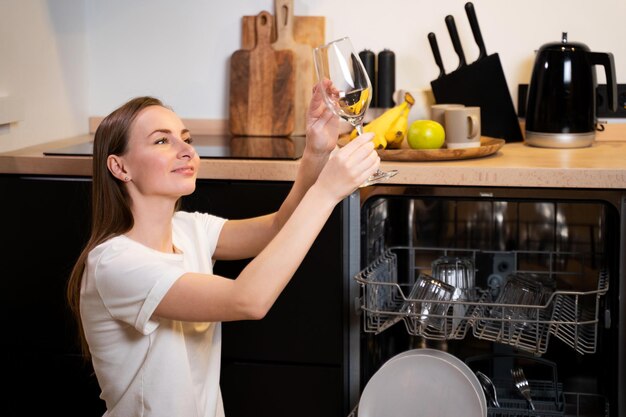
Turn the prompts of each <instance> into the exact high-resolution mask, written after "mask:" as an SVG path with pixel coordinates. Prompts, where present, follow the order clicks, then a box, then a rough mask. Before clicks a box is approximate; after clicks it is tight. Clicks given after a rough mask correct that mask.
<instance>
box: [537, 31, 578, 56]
mask: <svg viewBox="0 0 626 417" xmlns="http://www.w3.org/2000/svg"><path fill="white" fill-rule="evenodd" d="M539 51H562V52H565V51H571V52H576V51H584V52H589V51H590V49H589V47H588V46H587V45H585V44H584V43H580V42H569V41H568V40H567V32H563V33H562V34H561V42H550V43H546V44H544V45H542V46H541V48H539Z"/></svg>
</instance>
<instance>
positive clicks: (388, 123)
mask: <svg viewBox="0 0 626 417" xmlns="http://www.w3.org/2000/svg"><path fill="white" fill-rule="evenodd" d="M413 104H415V99H414V98H413V96H412V95H411V94H410V93H406V94H405V95H404V101H403V102H402V103H400V104H398V105H397V106H396V107H392V108H390V109H389V110H387V111H386V112H384V113H383V114H381V115H380V116H378V117H377V118H376V119H374V120H372V121H371V122H369V123H368V124H367V125H365V126H364V127H363V132H364V133H367V132H373V133H374V134H375V136H374V139H372V141H373V142H374V145H375V147H376V149H386V148H391V149H397V148H400V146H401V145H402V141H403V140H404V138H405V137H406V134H407V131H408V130H409V111H411V106H412V105H413ZM356 136H357V131H356V129H354V130H353V131H352V132H350V140H352V139H354V138H356Z"/></svg>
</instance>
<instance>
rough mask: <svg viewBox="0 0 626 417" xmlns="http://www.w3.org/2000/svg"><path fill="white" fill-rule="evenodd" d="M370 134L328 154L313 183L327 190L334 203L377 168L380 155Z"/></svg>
mask: <svg viewBox="0 0 626 417" xmlns="http://www.w3.org/2000/svg"><path fill="white" fill-rule="evenodd" d="M373 138H374V134H373V133H365V134H363V135H361V136H358V137H357V138H355V139H354V140H352V141H351V142H349V143H348V144H347V145H346V146H344V147H343V148H336V149H335V150H333V151H332V152H331V154H330V158H329V159H328V162H327V163H326V166H325V167H324V169H323V170H322V172H321V173H320V175H319V177H318V179H317V182H316V186H319V187H321V188H322V189H323V190H324V191H325V192H329V193H330V194H331V197H332V198H335V199H336V201H337V202H339V201H341V200H343V199H344V198H345V197H347V196H348V195H350V194H351V193H352V192H353V191H354V190H356V189H357V188H358V187H359V186H360V185H361V184H363V183H364V182H365V180H367V178H368V177H369V176H370V175H372V174H374V173H375V172H376V170H377V169H378V168H379V167H380V157H379V156H378V153H376V150H375V149H374V143H373V142H372V139H373Z"/></svg>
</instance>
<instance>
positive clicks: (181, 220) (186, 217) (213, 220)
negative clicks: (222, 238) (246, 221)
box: [172, 211, 227, 229]
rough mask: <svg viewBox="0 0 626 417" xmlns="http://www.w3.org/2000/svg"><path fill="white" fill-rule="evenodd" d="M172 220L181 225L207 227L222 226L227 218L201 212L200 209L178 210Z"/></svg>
mask: <svg viewBox="0 0 626 417" xmlns="http://www.w3.org/2000/svg"><path fill="white" fill-rule="evenodd" d="M172 221H173V223H174V224H175V225H177V226H180V227H185V226H187V227H192V228H197V227H201V228H204V229H206V228H207V227H210V226H212V225H213V226H220V227H221V225H222V224H223V223H224V222H226V221H227V219H225V218H222V217H219V216H214V215H212V214H208V213H201V212H199V211H194V212H188V211H177V212H176V213H174V217H173V219H172Z"/></svg>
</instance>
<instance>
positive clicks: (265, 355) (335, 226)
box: [183, 181, 347, 417]
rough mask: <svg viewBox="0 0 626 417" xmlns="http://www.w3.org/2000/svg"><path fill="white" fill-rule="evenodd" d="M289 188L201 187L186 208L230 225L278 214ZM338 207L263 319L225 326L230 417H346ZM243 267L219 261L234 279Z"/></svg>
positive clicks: (204, 184) (225, 374)
mask: <svg viewBox="0 0 626 417" xmlns="http://www.w3.org/2000/svg"><path fill="white" fill-rule="evenodd" d="M290 187H291V183H276V182H272V183H270V182H242V181H236V182H233V181H223V182H217V181H198V186H197V189H196V192H195V193H194V194H193V195H191V196H189V197H187V198H185V199H184V202H183V208H184V209H186V210H189V211H193V210H198V211H206V212H209V213H212V214H215V215H218V216H223V217H226V218H230V219H236V218H246V217H252V216H257V215H262V214H266V213H269V212H272V211H275V210H277V209H278V208H279V207H280V204H281V203H282V201H283V200H284V198H285V197H286V196H287V193H288V192H289V189H290ZM342 245H343V240H342V206H341V205H340V206H338V207H337V208H335V211H334V212H333V214H332V216H331V218H330V219H329V221H328V222H327V223H326V225H325V226H324V228H323V229H322V231H321V233H320V235H319V236H318V238H317V240H316V241H315V243H314V245H313V247H312V248H311V250H310V251H309V253H308V254H307V256H306V258H305V259H304V261H303V263H302V265H301V266H300V268H299V269H298V270H297V272H296V274H295V275H294V277H293V279H292V280H291V282H290V283H289V284H288V285H287V287H286V288H285V290H284V292H283V293H282V294H281V296H280V297H279V298H278V300H277V301H276V303H275V304H274V306H273V307H272V309H271V310H270V312H269V313H268V314H267V315H266V317H265V318H264V319H263V320H259V321H239V322H228V323H223V324H222V334H223V341H222V344H223V346H222V380H221V386H222V395H223V397H224V407H225V409H226V415H227V416H228V417H243V416H250V415H256V416H260V417H263V416H268V417H269V416H272V417H281V416H285V417H286V416H293V415H296V414H297V415H299V416H303V417H304V416H312V417H313V416H322V415H323V416H337V417H340V416H344V415H345V414H344V411H345V408H346V407H347V406H344V404H343V398H345V396H344V395H343V394H344V384H345V381H344V379H343V375H344V374H343V369H344V368H343V358H344V351H345V345H344V343H343V334H344V331H343V330H344V325H345V323H344V320H343V319H342V316H343V310H342V309H343V307H342V297H343V285H344V283H343V282H342V276H343V273H342V270H343V268H344V264H343V252H342ZM247 263H248V261H229V262H225V261H219V262H217V263H216V264H215V268H214V272H215V273H216V274H220V275H223V276H226V277H230V278H234V277H236V276H237V275H238V274H239V272H240V271H241V270H242V269H243V268H244V267H245V265H246V264H247Z"/></svg>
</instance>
